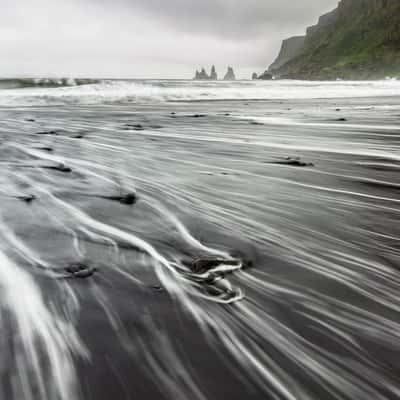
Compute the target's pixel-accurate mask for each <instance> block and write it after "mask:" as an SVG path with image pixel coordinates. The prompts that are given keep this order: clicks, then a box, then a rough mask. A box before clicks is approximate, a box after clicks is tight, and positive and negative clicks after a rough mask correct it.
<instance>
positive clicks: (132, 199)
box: [99, 193, 138, 206]
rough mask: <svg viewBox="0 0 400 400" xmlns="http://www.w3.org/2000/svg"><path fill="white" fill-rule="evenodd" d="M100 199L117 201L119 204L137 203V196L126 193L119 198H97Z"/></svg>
mask: <svg viewBox="0 0 400 400" xmlns="http://www.w3.org/2000/svg"><path fill="white" fill-rule="evenodd" d="M99 197H101V198H102V199H106V200H112V201H119V202H120V203H121V204H126V205H129V206H130V205H133V204H135V203H136V202H137V201H138V196H137V194H136V193H127V194H125V195H120V196H99Z"/></svg>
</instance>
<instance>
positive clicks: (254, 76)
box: [251, 72, 258, 81]
mask: <svg viewBox="0 0 400 400" xmlns="http://www.w3.org/2000/svg"><path fill="white" fill-rule="evenodd" d="M251 79H253V81H254V80H256V79H258V75H257V73H256V72H253V75H252V76H251Z"/></svg>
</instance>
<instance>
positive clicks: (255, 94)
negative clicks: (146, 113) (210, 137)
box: [0, 79, 400, 106]
mask: <svg viewBox="0 0 400 400" xmlns="http://www.w3.org/2000/svg"><path fill="white" fill-rule="evenodd" d="M5 82H8V85H10V87H8V88H7V87H6V83H5ZM15 82H18V85H20V86H17V87H15V86H14V87H13V86H12V85H15ZM23 85H25V86H23ZM0 87H3V89H4V90H0V106H8V105H12V106H14V105H53V104H107V103H129V102H137V103H143V102H166V101H168V102H173V101H175V102H179V101H183V102H193V101H222V100H226V101H228V100H229V101H235V100H244V101H246V100H284V99H318V98H362V97H382V96H397V95H399V94H400V82H399V81H392V80H390V81H389V80H385V81H362V82H351V81H336V82H306V81H290V80H282V81H268V82H265V81H237V82H194V81H189V80H186V81H184V80H181V81H168V80H157V81H156V80H153V81H151V80H102V81H95V80H93V81H91V80H83V79H81V80H79V79H78V80H66V79H61V80H49V79H45V80H8V81H4V80H3V81H0ZM21 88H24V90H21Z"/></svg>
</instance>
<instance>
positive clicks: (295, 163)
mask: <svg viewBox="0 0 400 400" xmlns="http://www.w3.org/2000/svg"><path fill="white" fill-rule="evenodd" d="M267 164H279V165H288V166H291V167H314V164H313V163H310V162H304V161H302V160H301V159H300V157H286V158H285V159H284V160H281V161H274V162H267Z"/></svg>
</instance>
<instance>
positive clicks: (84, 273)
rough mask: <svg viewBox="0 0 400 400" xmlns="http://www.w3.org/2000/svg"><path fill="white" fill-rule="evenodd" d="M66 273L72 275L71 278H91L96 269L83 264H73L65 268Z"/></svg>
mask: <svg viewBox="0 0 400 400" xmlns="http://www.w3.org/2000/svg"><path fill="white" fill-rule="evenodd" d="M65 272H66V273H67V274H69V275H70V277H71V278H80V279H83V278H89V277H91V276H92V275H93V274H94V273H95V272H96V268H93V267H89V266H87V265H85V264H82V263H79V262H78V263H72V264H70V265H69V266H68V267H66V268H65Z"/></svg>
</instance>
